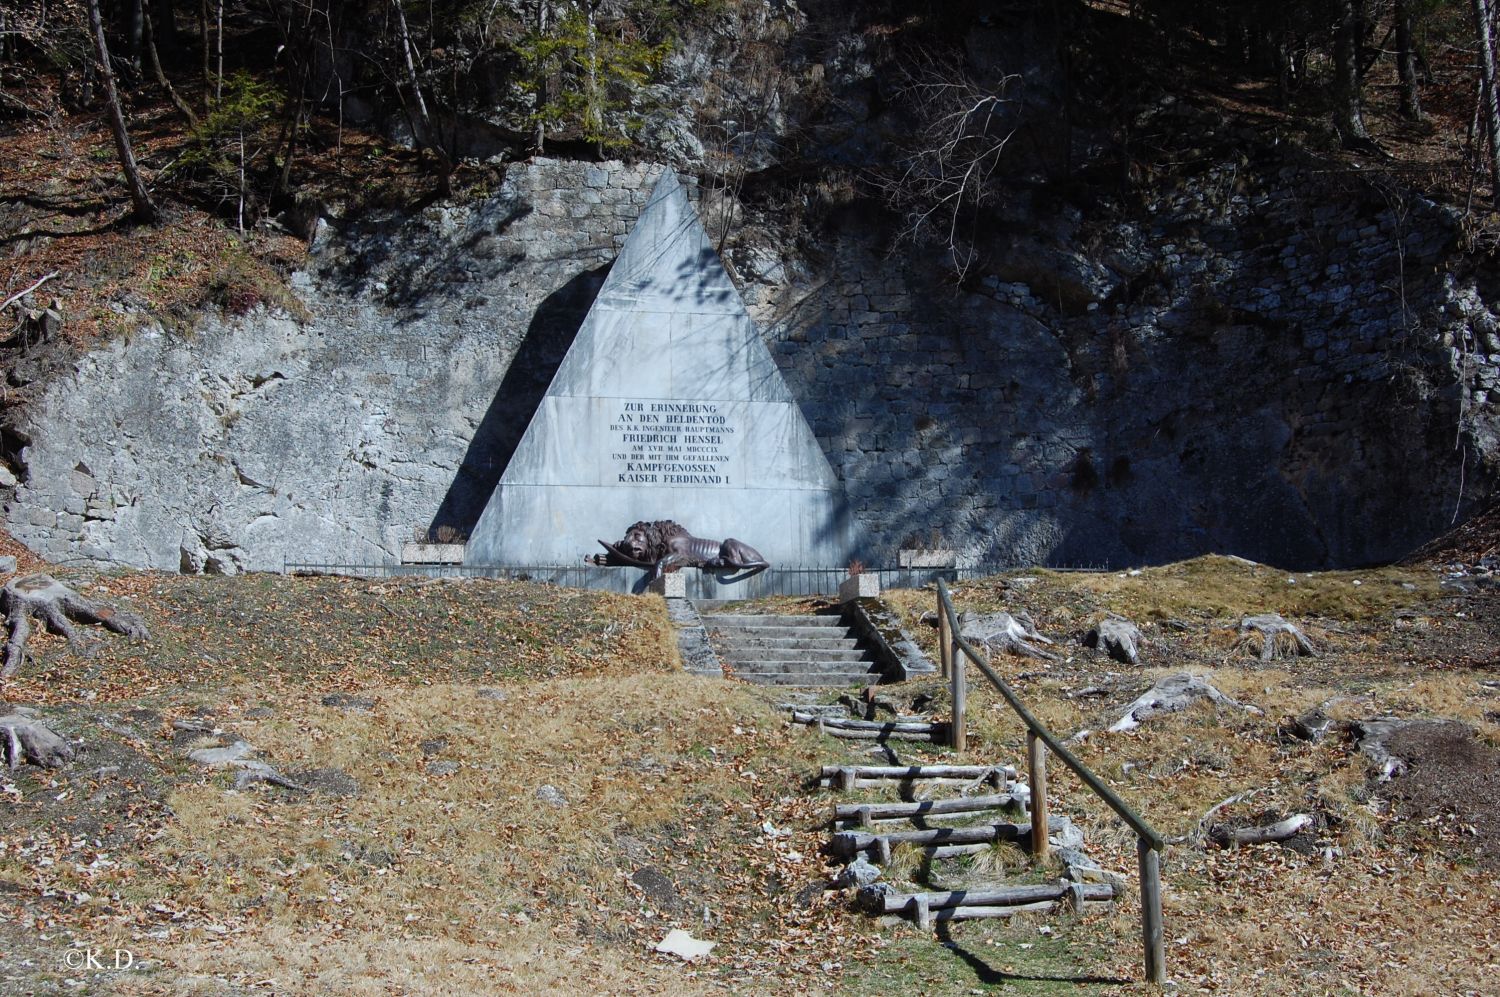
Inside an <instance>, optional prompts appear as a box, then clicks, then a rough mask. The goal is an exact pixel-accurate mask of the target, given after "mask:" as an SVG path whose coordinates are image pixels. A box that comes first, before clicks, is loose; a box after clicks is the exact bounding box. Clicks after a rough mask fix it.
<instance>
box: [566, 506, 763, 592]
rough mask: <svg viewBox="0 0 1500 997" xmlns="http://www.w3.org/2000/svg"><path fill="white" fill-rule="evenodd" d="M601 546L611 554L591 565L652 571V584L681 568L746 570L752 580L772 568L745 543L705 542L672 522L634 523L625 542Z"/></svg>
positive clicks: (589, 558)
mask: <svg viewBox="0 0 1500 997" xmlns="http://www.w3.org/2000/svg"><path fill="white" fill-rule="evenodd" d="M599 546H601V547H603V548H604V549H605V551H607V553H604V554H594V555H592V556H587V557H585V558H584V560H585V561H587V562H588V563H589V564H597V565H600V566H601V567H610V568H618V567H630V568H645V569H647V570H648V571H650V572H651V576H650V580H652V581H654V580H656V579H657V578H660V577H661V576H662V575H664V574H667V573H668V572H671V571H676V570H677V569H678V568H699V569H701V570H703V571H744V572H746V575H745V577H746V578H749V577H750V576H751V575H754V574H756V573H758V572H761V571H764V570H766V569H767V568H769V567H770V566H771V562H769V561H767V560H766V559H765V558H764V557H761V555H760V552H759V551H757V550H756V549H755V548H754V547H751V546H750V545H749V544H747V543H745V542H743V541H741V540H735V539H734V538H732V537H731V538H730V539H728V540H724V541H722V542H721V541H718V540H705V539H704V538H703V537H695V536H693V535H692V534H691V533H689V532H688V531H687V530H686V529H685V528H684V527H682V526H680V525H678V524H677V523H674V522H672V520H670V519H658V520H655V521H654V522H650V523H647V522H644V521H643V522H639V523H632V524H631V526H630V528H629V529H628V530H626V531H625V537H624V539H622V540H620V541H619V542H618V543H609V542H608V541H605V540H600V541H599Z"/></svg>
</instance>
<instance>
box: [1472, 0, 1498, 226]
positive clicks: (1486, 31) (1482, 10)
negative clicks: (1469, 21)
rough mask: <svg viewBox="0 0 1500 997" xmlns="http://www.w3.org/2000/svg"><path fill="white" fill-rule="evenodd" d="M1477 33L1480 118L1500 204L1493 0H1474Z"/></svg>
mask: <svg viewBox="0 0 1500 997" xmlns="http://www.w3.org/2000/svg"><path fill="white" fill-rule="evenodd" d="M1473 5H1474V34H1475V36H1476V38H1477V39H1478V41H1479V84H1480V86H1479V90H1480V107H1481V115H1480V118H1481V122H1482V123H1483V125H1484V129H1485V131H1487V132H1488V133H1489V154H1490V183H1491V185H1492V187H1493V196H1494V198H1495V203H1496V204H1500V101H1497V100H1496V95H1495V40H1494V13H1493V12H1492V11H1491V9H1490V0H1473Z"/></svg>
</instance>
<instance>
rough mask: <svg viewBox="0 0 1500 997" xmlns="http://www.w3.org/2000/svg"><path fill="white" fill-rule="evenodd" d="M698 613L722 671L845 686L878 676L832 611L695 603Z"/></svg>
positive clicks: (761, 680) (777, 681)
mask: <svg viewBox="0 0 1500 997" xmlns="http://www.w3.org/2000/svg"><path fill="white" fill-rule="evenodd" d="M700 606H701V610H702V611H701V613H700V618H701V619H702V621H703V626H704V628H705V629H706V630H707V631H708V639H709V642H710V643H711V644H712V645H713V648H714V651H715V652H716V653H717V654H718V656H719V660H720V661H721V662H722V663H723V665H724V671H725V673H726V674H733V675H734V677H735V678H740V679H744V680H745V681H746V682H753V683H755V684H757V685H780V686H839V687H842V686H851V685H873V684H874V683H876V682H878V681H880V673H879V672H878V671H875V670H874V665H875V662H874V658H873V657H872V656H871V655H870V654H869V653H868V652H866V651H862V650H860V648H859V647H858V646H857V644H856V641H855V638H854V636H853V635H852V634H851V633H850V632H849V628H848V627H846V626H844V625H843V623H842V622H840V620H839V618H838V617H836V616H774V615H770V614H756V615H749V614H727V613H722V612H717V611H716V610H715V609H711V608H709V607H708V606H703V605H701V604H700Z"/></svg>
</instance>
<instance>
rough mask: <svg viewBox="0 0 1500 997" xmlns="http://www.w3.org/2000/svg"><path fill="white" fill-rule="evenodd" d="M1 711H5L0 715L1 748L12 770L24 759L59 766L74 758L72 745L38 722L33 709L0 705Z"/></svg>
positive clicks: (38, 763)
mask: <svg viewBox="0 0 1500 997" xmlns="http://www.w3.org/2000/svg"><path fill="white" fill-rule="evenodd" d="M7 709H8V712H6V711H7ZM0 712H4V715H3V716H0V750H3V751H4V753H5V764H6V765H7V766H8V767H9V768H10V769H11V770H12V771H14V770H15V769H16V767H18V766H19V765H20V764H21V763H22V762H31V763H32V764H34V765H40V766H42V768H48V769H56V768H62V766H63V763H64V762H68V761H71V760H72V758H73V748H72V746H71V745H69V744H68V742H67V741H64V740H63V739H62V738H61V737H58V736H57V735H56V734H54V733H53V732H52V731H51V730H49V729H48V728H46V727H44V726H42V725H41V724H40V723H38V722H37V721H36V720H35V719H34V717H35V714H34V713H33V712H32V711H31V710H28V709H25V708H24V707H20V706H12V707H9V708H7V707H5V706H4V705H3V704H0Z"/></svg>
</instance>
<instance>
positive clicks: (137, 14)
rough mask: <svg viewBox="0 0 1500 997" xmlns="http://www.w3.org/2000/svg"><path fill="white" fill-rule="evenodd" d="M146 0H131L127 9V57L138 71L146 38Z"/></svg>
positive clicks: (132, 66)
mask: <svg viewBox="0 0 1500 997" xmlns="http://www.w3.org/2000/svg"><path fill="white" fill-rule="evenodd" d="M145 21H146V3H145V0H129V6H128V7H126V9H125V39H126V43H127V44H126V46H125V58H126V60H127V61H129V63H130V66H131V68H132V69H134V70H135V71H136V72H138V73H139V72H140V71H141V48H142V45H143V42H144V39H145V33H146V29H145Z"/></svg>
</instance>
